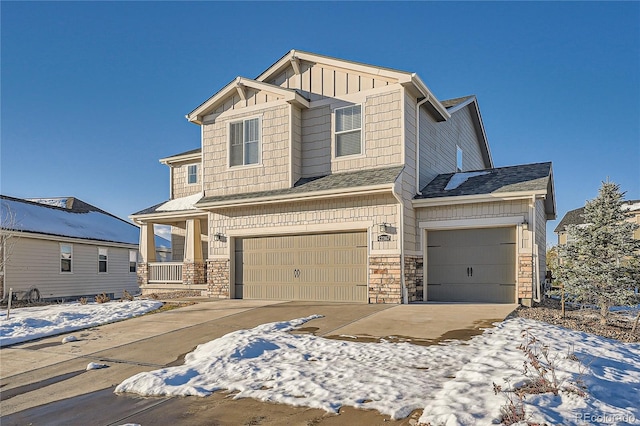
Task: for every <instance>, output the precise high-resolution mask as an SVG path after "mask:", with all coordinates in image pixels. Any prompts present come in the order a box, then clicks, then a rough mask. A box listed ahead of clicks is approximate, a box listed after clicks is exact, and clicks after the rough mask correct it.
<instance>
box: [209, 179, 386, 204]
mask: <svg viewBox="0 0 640 426" xmlns="http://www.w3.org/2000/svg"><path fill="white" fill-rule="evenodd" d="M392 189H393V184H384V185H373V186H362V187H359V188H357V189H355V190H354V188H344V189H340V190H335V189H331V190H325V191H314V192H307V193H297V194H285V195H273V196H270V197H258V198H248V199H244V200H230V201H217V202H209V203H198V204H197V206H198V207H199V208H201V209H213V208H230V207H242V206H249V205H254V204H275V203H281V202H285V201H309V200H321V199H325V198H334V197H348V196H358V195H373V194H381V193H385V192H391V191H392Z"/></svg>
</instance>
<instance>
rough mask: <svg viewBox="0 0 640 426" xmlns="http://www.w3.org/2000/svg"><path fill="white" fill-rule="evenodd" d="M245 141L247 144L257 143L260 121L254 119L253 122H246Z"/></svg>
mask: <svg viewBox="0 0 640 426" xmlns="http://www.w3.org/2000/svg"><path fill="white" fill-rule="evenodd" d="M244 132H245V135H244V141H245V143H246V142H257V141H258V139H259V136H258V119H257V118H254V119H252V120H247V121H245V122H244Z"/></svg>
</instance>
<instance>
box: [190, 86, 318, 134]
mask: <svg viewBox="0 0 640 426" xmlns="http://www.w3.org/2000/svg"><path fill="white" fill-rule="evenodd" d="M244 87H250V88H252V89H256V90H266V91H268V92H272V93H276V94H278V95H280V96H282V97H283V98H284V100H285V101H287V102H289V103H293V104H296V105H299V106H302V107H307V108H308V107H309V100H308V99H307V98H305V97H304V96H303V95H302V94H300V92H298V91H297V90H294V89H286V88H284V87H280V86H276V85H274V84H269V83H265V82H262V81H257V80H253V79H250V78H246V77H236V78H235V79H233V80H232V81H231V82H229V84H227V85H226V86H224V87H223V88H222V89H220V90H219V91H218V92H216V93H215V94H214V95H213V96H211V97H210V98H209V99H207V100H206V101H204V102H203V103H202V104H200V105H199V106H198V107H197V108H196V109H194V110H193V111H191V112H190V113H189V114H187V115H186V117H187V120H189V121H190V122H192V123H196V124H202V118H203V117H204V116H205V115H207V114H210V113H211V112H212V111H213V110H214V109H215V108H216V106H218V105H219V104H220V102H222V101H223V100H224V99H226V97H227V96H228V95H229V94H231V93H234V92H237V91H238V90H244Z"/></svg>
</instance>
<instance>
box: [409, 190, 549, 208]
mask: <svg viewBox="0 0 640 426" xmlns="http://www.w3.org/2000/svg"><path fill="white" fill-rule="evenodd" d="M494 194H495V195H494ZM545 195H546V191H518V192H496V193H492V194H478V195H457V196H456V195H453V196H451V197H436V198H420V199H417V200H411V204H413V207H436V206H448V205H456V204H470V203H490V202H495V201H507V200H517V199H526V198H529V197H532V196H533V197H544V196H545Z"/></svg>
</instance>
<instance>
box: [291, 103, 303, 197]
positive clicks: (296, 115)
mask: <svg viewBox="0 0 640 426" xmlns="http://www.w3.org/2000/svg"><path fill="white" fill-rule="evenodd" d="M289 108H291V133H292V139H291V142H292V145H291V160H292V164H291V172H292V176H291V184H292V185H293V184H294V183H296V182H297V181H298V179H300V178H301V177H302V149H303V147H302V111H300V108H298V107H296V106H293V105H290V106H289Z"/></svg>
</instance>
